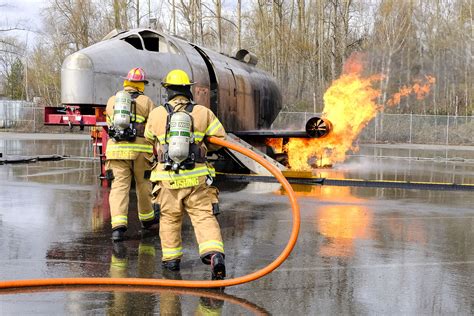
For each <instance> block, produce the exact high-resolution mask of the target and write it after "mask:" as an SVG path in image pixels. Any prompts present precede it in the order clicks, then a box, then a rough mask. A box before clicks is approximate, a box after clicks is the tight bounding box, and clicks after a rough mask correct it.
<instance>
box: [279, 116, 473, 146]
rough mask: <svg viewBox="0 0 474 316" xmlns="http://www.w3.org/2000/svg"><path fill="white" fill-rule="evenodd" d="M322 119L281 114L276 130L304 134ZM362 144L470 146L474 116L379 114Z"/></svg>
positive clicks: (361, 136) (369, 126) (363, 133)
mask: <svg viewBox="0 0 474 316" xmlns="http://www.w3.org/2000/svg"><path fill="white" fill-rule="evenodd" d="M320 115H321V114H320V113H312V112H280V114H279V115H278V117H277V118H276V119H275V121H274V122H273V124H272V129H283V130H284V129H299V130H303V129H304V127H305V123H306V121H307V120H308V119H309V118H311V117H313V116H320ZM333 123H334V122H333ZM359 142H361V143H405V144H434V145H467V146H470V145H474V116H448V115H418V114H384V113H379V114H378V115H377V117H376V118H375V119H373V120H372V121H370V122H369V123H368V125H367V126H366V127H365V128H364V129H363V131H362V133H361V134H360V135H359Z"/></svg>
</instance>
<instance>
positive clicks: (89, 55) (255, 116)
mask: <svg viewBox="0 0 474 316" xmlns="http://www.w3.org/2000/svg"><path fill="white" fill-rule="evenodd" d="M107 37H108V38H106V39H104V40H102V41H101V42H98V43H96V44H94V45H92V46H90V47H87V48H84V49H82V50H80V51H78V52H76V53H74V54H72V55H70V56H68V57H67V58H66V59H65V61H64V63H63V66H62V71H61V100H62V103H63V104H64V105H68V106H76V105H78V106H80V107H81V108H83V107H103V106H105V105H106V103H107V100H108V98H109V97H110V96H111V95H113V94H115V93H116V92H117V91H118V90H120V89H121V88H122V84H123V76H125V75H126V74H127V72H128V71H129V70H130V69H132V68H134V67H141V68H143V69H144V70H145V72H146V74H147V77H148V80H149V85H148V86H146V87H145V94H146V95H148V96H149V97H150V98H151V99H152V100H153V101H154V102H155V103H156V104H157V105H158V104H164V103H165V102H166V101H167V96H166V90H165V89H164V88H163V87H162V86H161V84H160V82H161V80H162V78H164V77H165V76H166V74H167V73H168V72H169V71H171V70H173V69H177V68H179V69H182V70H184V71H186V72H187V73H188V74H189V75H190V77H191V78H192V80H193V81H194V82H195V85H193V94H194V101H195V102H196V103H198V104H201V105H204V106H207V107H209V108H210V109H211V110H212V111H213V112H214V113H215V114H216V115H217V117H218V118H219V119H220V120H221V122H222V123H223V124H224V126H225V128H226V130H227V131H231V132H236V131H245V130H257V129H266V128H269V127H270V125H271V123H272V122H273V121H274V119H275V118H276V116H277V115H278V113H279V112H280V110H281V107H282V102H281V94H280V90H279V88H278V86H277V84H276V82H275V80H274V79H273V78H272V77H271V76H270V75H268V74H267V73H265V72H264V71H262V70H259V69H257V68H256V67H255V63H256V60H255V57H254V56H253V55H251V54H250V53H249V52H247V51H245V50H241V51H239V52H238V53H237V55H236V58H231V57H228V56H225V55H223V54H220V53H216V52H214V51H212V50H209V49H206V48H203V47H200V46H198V45H195V44H192V43H190V42H187V41H185V40H182V39H180V38H177V37H174V36H169V35H165V34H162V33H159V32H157V31H154V30H150V29H134V30H130V31H127V32H122V33H118V34H115V35H112V36H107Z"/></svg>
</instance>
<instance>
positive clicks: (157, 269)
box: [0, 134, 474, 315]
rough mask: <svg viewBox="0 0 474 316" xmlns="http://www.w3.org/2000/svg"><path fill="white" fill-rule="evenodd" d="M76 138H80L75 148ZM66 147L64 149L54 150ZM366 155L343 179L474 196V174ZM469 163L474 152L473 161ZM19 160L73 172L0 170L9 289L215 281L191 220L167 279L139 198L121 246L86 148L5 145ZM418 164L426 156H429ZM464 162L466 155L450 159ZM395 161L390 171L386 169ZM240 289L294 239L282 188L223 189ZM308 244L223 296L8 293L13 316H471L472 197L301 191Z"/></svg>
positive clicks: (7, 311) (5, 300) (224, 218)
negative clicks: (431, 186)
mask: <svg viewBox="0 0 474 316" xmlns="http://www.w3.org/2000/svg"><path fill="white" fill-rule="evenodd" d="M69 136H70V137H69ZM51 138H55V139H51ZM376 150H377V151H383V150H384V148H378V149H374V148H373V147H370V146H369V147H362V148H361V153H362V154H363V156H354V157H351V158H350V159H349V160H348V161H347V162H346V163H344V164H343V165H340V166H336V167H335V168H334V169H332V170H319V171H318V172H319V174H320V175H322V176H327V177H331V178H361V179H387V180H404V181H428V182H456V183H465V184H472V183H474V164H472V163H468V162H465V161H459V160H456V159H452V160H451V161H446V160H445V161H442V160H440V159H437V158H436V157H437V154H436V153H433V152H432V151H431V153H429V149H425V150H424V152H423V154H424V155H427V156H430V157H432V158H433V159H430V160H416V159H415V160H413V159H405V158H407V155H406V153H405V152H401V151H403V149H399V150H398V151H397V150H395V149H393V148H392V149H390V148H389V149H386V148H385V150H386V151H388V152H390V155H391V156H394V155H397V153H398V155H399V156H400V157H404V158H403V159H402V158H400V157H398V158H386V157H385V156H386V155H385V153H382V154H374V155H375V156H370V155H371V154H372V153H374V152H375V151H376ZM468 151H469V150H468ZM0 152H1V153H4V156H5V155H6V154H7V155H37V154H61V155H71V156H72V157H71V158H70V159H67V160H63V161H51V162H36V163H30V164H7V165H0V178H1V181H0V279H1V280H13V279H37V278H60V277H143V278H175V279H210V272H209V271H208V266H204V265H203V264H201V262H200V260H199V257H198V254H197V245H196V242H195V239H194V235H193V232H192V227H191V225H190V223H189V220H187V221H185V225H184V227H183V240H184V243H183V247H184V258H183V262H182V269H181V272H180V273H179V274H170V273H164V271H162V269H161V265H160V262H161V261H160V257H161V251H160V242H159V238H158V237H157V236H151V237H146V238H142V236H141V234H140V227H139V223H138V219H137V215H136V200H135V198H134V195H132V199H131V207H130V209H131V211H130V213H129V216H130V220H129V221H130V224H129V225H130V227H129V230H128V231H127V237H128V239H127V240H126V241H125V242H123V243H119V244H114V243H112V242H111V240H110V233H111V231H110V215H109V209H108V190H109V189H108V188H106V187H101V186H100V181H99V180H98V173H99V163H98V161H97V160H94V159H90V158H87V157H91V156H92V146H91V144H90V142H89V140H88V136H85V137H84V136H72V135H66V136H64V135H60V136H42V135H35V136H30V137H28V136H25V135H20V136H16V135H15V134H0ZM417 155H418V156H419V154H417ZM450 155H451V156H450V157H456V153H450ZM377 156H384V157H383V158H376V157H377ZM218 186H219V187H220V189H221V195H220V198H221V210H222V214H221V215H219V222H220V224H221V227H222V233H223V238H224V243H225V249H226V263H227V272H228V277H229V278H231V277H237V276H242V275H245V274H248V273H251V272H253V271H255V270H257V269H260V268H262V267H264V266H265V265H267V264H269V263H270V262H272V261H273V260H274V259H275V258H276V257H277V256H278V255H279V254H280V252H281V250H282V249H283V247H284V246H285V245H286V242H287V240H288V237H289V232H290V225H291V213H290V205H289V202H288V199H287V197H286V196H285V195H284V194H283V193H282V191H281V189H280V185H279V184H271V183H229V182H226V183H218ZM293 187H294V189H295V191H296V192H297V195H298V202H299V204H300V208H301V217H302V223H301V231H300V235H299V239H298V243H297V245H296V247H295V249H294V250H293V252H292V254H291V256H290V257H289V259H288V260H287V261H285V262H284V263H283V264H282V266H280V267H279V268H278V269H277V270H275V271H274V272H273V273H271V274H270V275H267V276H266V277H264V278H262V279H259V280H257V281H254V282H252V283H247V284H244V285H238V286H234V287H228V288H226V289H225V290H224V291H223V292H222V291H211V290H183V289H169V288H165V289H163V288H156V289H155V288H143V287H142V288H136V287H103V288H101V289H98V288H96V287H80V288H78V287H75V288H74V287H72V288H71V287H68V288H54V289H36V290H31V289H30V290H25V289H23V290H8V291H5V290H4V291H0V314H1V315H30V314H35V315H64V314H67V315H70V314H74V315H76V314H87V315H104V314H107V315H152V314H162V315H189V314H198V315H216V314H217V315H219V314H222V315H235V314H239V315H240V314H243V315H253V314H263V315H267V314H271V315H317V314H323V315H348V314H358V315H380V314H384V315H420V314H424V315H433V314H434V315H447V314H449V315H452V314H455V315H472V314H473V313H474V286H473V283H474V208H473V204H474V194H473V193H472V192H466V191H429V190H410V189H388V188H362V187H336V186H307V185H293Z"/></svg>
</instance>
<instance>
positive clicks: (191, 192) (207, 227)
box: [156, 177, 224, 263]
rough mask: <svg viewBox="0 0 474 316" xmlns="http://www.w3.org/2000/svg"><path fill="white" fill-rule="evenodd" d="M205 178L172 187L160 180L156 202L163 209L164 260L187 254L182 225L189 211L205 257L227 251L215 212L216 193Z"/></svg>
mask: <svg viewBox="0 0 474 316" xmlns="http://www.w3.org/2000/svg"><path fill="white" fill-rule="evenodd" d="M205 179H206V177H199V184H198V185H196V186H192V187H187V188H181V189H172V188H171V187H170V186H169V185H166V181H164V182H159V189H158V190H157V191H159V192H158V195H157V196H156V201H159V204H160V208H161V211H160V214H161V216H160V239H161V246H162V251H163V258H162V260H163V261H169V260H173V259H179V258H181V257H182V256H183V248H182V241H181V225H182V222H183V215H184V213H185V212H187V213H188V215H189V217H190V219H191V223H192V225H193V227H194V233H195V235H196V239H197V242H198V244H199V255H200V257H201V259H204V258H207V257H208V255H209V254H212V253H215V252H220V253H222V254H223V253H224V243H223V242H222V236H221V232H220V227H219V223H218V222H217V219H216V217H215V216H214V215H213V212H212V203H213V200H214V199H215V196H214V195H213V193H212V192H211V191H210V187H208V186H207V184H206V183H205ZM214 202H215V201H214ZM203 261H204V260H203ZM204 262H205V263H208V262H206V261H204Z"/></svg>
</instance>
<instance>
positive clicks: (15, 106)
mask: <svg viewBox="0 0 474 316" xmlns="http://www.w3.org/2000/svg"><path fill="white" fill-rule="evenodd" d="M70 129H71V128H70V127H69V126H53V125H48V126H46V125H45V124H44V106H41V105H38V104H36V103H34V102H27V101H16V100H0V132H20V133H38V132H46V133H65V132H67V131H69V130H70ZM73 131H74V132H75V133H89V129H88V128H86V129H85V130H84V131H79V128H78V127H76V128H75V129H74V130H73Z"/></svg>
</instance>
